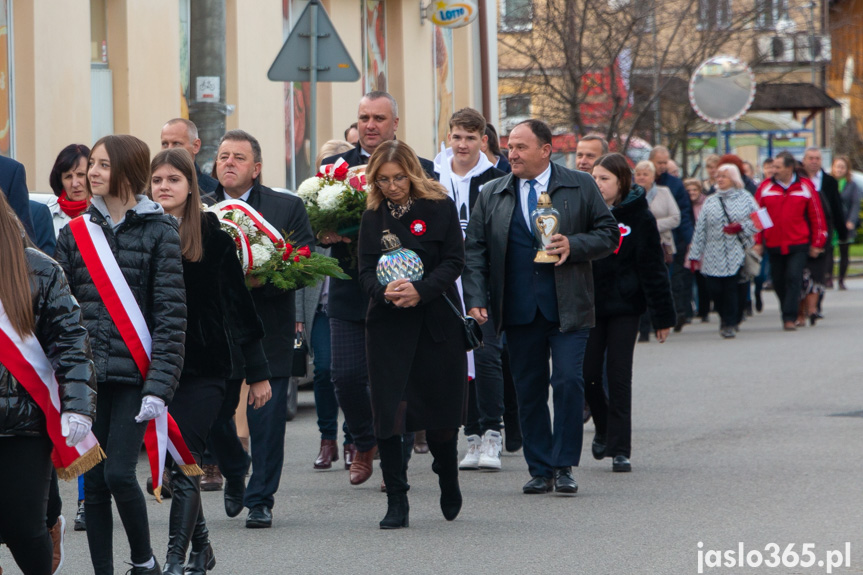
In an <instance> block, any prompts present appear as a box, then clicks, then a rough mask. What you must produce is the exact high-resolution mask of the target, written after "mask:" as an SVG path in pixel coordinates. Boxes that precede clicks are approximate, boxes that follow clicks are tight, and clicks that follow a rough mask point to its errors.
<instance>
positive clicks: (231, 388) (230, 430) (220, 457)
mask: <svg viewBox="0 0 863 575" xmlns="http://www.w3.org/2000/svg"><path fill="white" fill-rule="evenodd" d="M242 387H243V380H242V379H228V380H226V381H225V393H224V396H223V398H222V405H221V406H220V407H219V410H218V412H217V413H216V418H215V420H214V421H213V424H212V426H211V427H210V436H209V438H208V439H207V448H208V451H209V452H210V454H211V455H212V456H213V457H214V458H215V460H216V462H217V463H218V464H219V471H221V472H222V475H224V476H225V478H227V479H229V480H231V481H240V480H242V481H245V480H246V471H248V470H249V464H250V463H251V460H250V459H249V454H248V453H246V450H245V449H243V444H242V443H240V438H239V437H237V426H236V424H235V423H234V413H235V412H236V411H237V404H238V403H240V391H241V390H242Z"/></svg>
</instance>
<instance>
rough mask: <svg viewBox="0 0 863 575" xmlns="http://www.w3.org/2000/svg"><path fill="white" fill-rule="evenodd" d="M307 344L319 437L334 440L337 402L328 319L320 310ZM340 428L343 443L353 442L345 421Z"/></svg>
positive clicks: (337, 409)
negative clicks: (309, 354) (309, 352)
mask: <svg viewBox="0 0 863 575" xmlns="http://www.w3.org/2000/svg"><path fill="white" fill-rule="evenodd" d="M309 345H310V346H312V354H313V357H314V364H315V377H314V390H315V410H316V411H317V413H318V431H320V432H321V439H331V440H335V439H338V433H339V402H338V401H337V400H336V392H335V390H334V387H333V382H332V380H331V379H330V373H331V371H330V361H331V359H330V358H331V357H332V355H331V354H330V320H329V319H328V318H327V314H326V313H324V312H322V311H317V312H315V319H314V324H312V339H311V341H310V342H309ZM342 429H343V430H344V432H345V445H347V444H349V443H353V442H354V440H353V438H352V437H351V433H350V432H349V431H348V424H347V423H346V422H345V423H343V424H342Z"/></svg>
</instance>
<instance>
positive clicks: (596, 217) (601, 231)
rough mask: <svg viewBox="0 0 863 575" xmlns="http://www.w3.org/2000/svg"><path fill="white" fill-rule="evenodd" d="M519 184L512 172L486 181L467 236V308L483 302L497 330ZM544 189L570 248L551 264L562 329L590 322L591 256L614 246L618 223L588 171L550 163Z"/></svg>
mask: <svg viewBox="0 0 863 575" xmlns="http://www.w3.org/2000/svg"><path fill="white" fill-rule="evenodd" d="M517 186H518V178H516V177H515V176H514V175H512V174H507V175H506V176H505V177H503V178H498V179H497V180H494V181H492V182H489V183H488V184H486V185H485V187H484V188H483V189H482V192H480V195H479V198H478V199H477V201H476V204H474V206H473V208H472V209H471V213H470V223H469V224H468V226H467V237H466V239H465V260H466V265H465V268H464V273H463V274H462V286H463V288H464V302H465V308H466V309H468V310H469V309H471V308H474V307H479V308H487V309H488V311H489V315H490V316H491V319H492V320H493V321H494V325H495V326H496V327H497V330H498V332H500V331H501V330H502V329H503V315H504V314H503V301H504V297H503V289H504V284H505V283H506V282H505V270H504V268H505V265H506V248H507V242H508V240H509V225H510V222H511V220H512V214H513V210H515V202H516V199H517V198H518V190H517V188H516V187H517ZM548 193H549V195H550V196H551V199H552V201H553V202H554V206H555V208H556V209H557V210H558V211H559V212H560V233H561V234H563V235H565V236H567V237H568V238H569V248H570V254H569V259H568V260H567V261H566V263H564V264H563V265H561V266H557V267H555V268H554V276H555V287H556V289H557V307H558V310H559V313H560V330H561V331H564V332H567V331H572V330H576V329H586V328H590V327H593V325H594V321H595V317H594V309H593V268H592V266H591V263H590V262H591V261H592V260H596V259H600V258H604V257H605V256H607V255H609V254H611V253H612V252H613V251H614V250H615V249H617V247H618V245H619V240H620V229H619V228H618V226H617V221H615V219H614V217H613V216H612V215H611V212H610V211H609V209H608V206H606V205H605V202H604V201H603V199H602V195H600V193H599V188H597V187H596V182H594V181H593V178H591V177H590V175H589V174H586V173H584V172H576V171H573V170H568V169H566V168H564V167H562V166H559V165H557V164H554V163H552V164H551V178H550V179H549V182H548ZM549 265H551V264H549ZM489 296H490V299H489Z"/></svg>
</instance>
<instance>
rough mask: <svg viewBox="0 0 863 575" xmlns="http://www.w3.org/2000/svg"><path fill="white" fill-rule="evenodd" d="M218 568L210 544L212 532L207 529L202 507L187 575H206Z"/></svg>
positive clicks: (196, 523)
mask: <svg viewBox="0 0 863 575" xmlns="http://www.w3.org/2000/svg"><path fill="white" fill-rule="evenodd" d="M215 566H216V555H215V553H214V552H213V546H212V544H211V543H210V530H209V529H207V521H206V520H205V519H204V508H203V506H202V507H201V509H200V511H199V513H198V518H197V521H196V522H195V531H194V534H193V535H192V552H191V553H189V563H188V564H187V565H186V571H185V575H204V574H205V573H206V572H207V571H210V570H212V569H213V567H215Z"/></svg>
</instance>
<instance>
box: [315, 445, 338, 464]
mask: <svg viewBox="0 0 863 575" xmlns="http://www.w3.org/2000/svg"><path fill="white" fill-rule="evenodd" d="M338 460H339V448H338V446H337V445H336V440H335V439H322V440H321V450H320V451H319V452H318V458H317V459H315V469H330V468H331V467H332V466H333V461H338Z"/></svg>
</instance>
